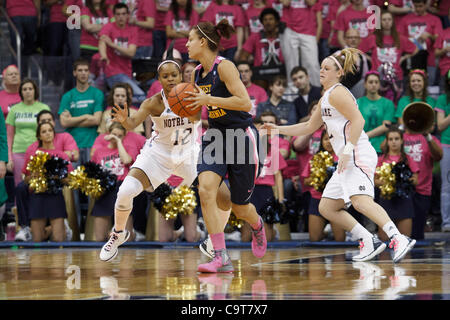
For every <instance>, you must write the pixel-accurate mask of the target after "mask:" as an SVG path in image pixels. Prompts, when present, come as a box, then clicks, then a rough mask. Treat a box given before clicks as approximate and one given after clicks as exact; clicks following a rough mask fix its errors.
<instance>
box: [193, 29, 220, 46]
mask: <svg viewBox="0 0 450 320" xmlns="http://www.w3.org/2000/svg"><path fill="white" fill-rule="evenodd" d="M197 29H198V30H200V32H201V33H202V34H203V35H204V36H205V37H206V38H207V39H208V40H209V41H211V42H212V43H214V44H215V45H216V46H217V43H216V42H215V41H213V40H212V39H211V38H210V37H208V36H207V35H206V33H204V32H203V30H202V29H200V26H199V25H197Z"/></svg>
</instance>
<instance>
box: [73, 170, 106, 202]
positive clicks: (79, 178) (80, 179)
mask: <svg viewBox="0 0 450 320" xmlns="http://www.w3.org/2000/svg"><path fill="white" fill-rule="evenodd" d="M84 170H85V167H84V166H83V165H81V166H79V167H78V168H76V169H75V170H73V171H72V172H70V174H69V182H68V185H69V188H70V189H78V190H80V191H81V192H82V193H84V194H85V195H86V196H88V197H92V198H94V199H98V198H99V197H100V196H101V195H102V194H103V193H104V192H105V190H104V188H103V187H102V186H101V185H100V180H99V179H94V178H89V177H88V176H87V174H86V172H85V171H84Z"/></svg>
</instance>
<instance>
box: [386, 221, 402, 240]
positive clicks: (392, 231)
mask: <svg viewBox="0 0 450 320" xmlns="http://www.w3.org/2000/svg"><path fill="white" fill-rule="evenodd" d="M383 231H384V232H385V233H386V234H387V236H388V237H389V238H392V237H393V236H395V235H397V234H400V231H398V229H397V227H396V226H395V224H394V222H392V221H389V222H388V223H386V224H385V225H384V226H383Z"/></svg>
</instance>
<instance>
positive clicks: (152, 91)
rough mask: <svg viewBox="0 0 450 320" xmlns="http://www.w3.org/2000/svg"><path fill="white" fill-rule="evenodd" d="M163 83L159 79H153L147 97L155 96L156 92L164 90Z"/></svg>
mask: <svg viewBox="0 0 450 320" xmlns="http://www.w3.org/2000/svg"><path fill="white" fill-rule="evenodd" d="M162 88H163V87H162V85H161V82H159V80H155V81H153V83H152V85H151V86H150V88H149V89H148V92H147V99H148V98H151V97H153V96H154V95H155V94H157V93H160V92H161V90H162Z"/></svg>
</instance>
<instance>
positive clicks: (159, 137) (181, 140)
mask: <svg viewBox="0 0 450 320" xmlns="http://www.w3.org/2000/svg"><path fill="white" fill-rule="evenodd" d="M161 97H162V100H163V102H164V106H165V108H164V111H163V112H162V113H161V115H160V116H159V117H154V116H152V121H153V126H152V129H153V133H152V136H151V137H150V139H149V143H150V144H155V143H156V144H159V145H163V146H164V147H170V148H171V149H177V150H178V152H177V153H182V151H186V152H191V150H192V149H191V148H192V146H193V145H195V144H198V142H197V140H198V134H199V129H200V125H201V121H197V122H195V123H192V122H190V121H189V119H188V118H182V117H179V116H178V115H176V114H175V113H173V112H172V110H171V109H170V107H169V103H168V102H167V98H166V96H165V94H164V90H161ZM183 148H185V149H186V150H180V149H183Z"/></svg>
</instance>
